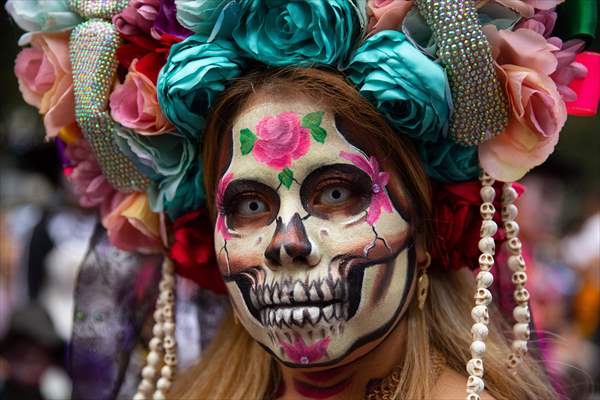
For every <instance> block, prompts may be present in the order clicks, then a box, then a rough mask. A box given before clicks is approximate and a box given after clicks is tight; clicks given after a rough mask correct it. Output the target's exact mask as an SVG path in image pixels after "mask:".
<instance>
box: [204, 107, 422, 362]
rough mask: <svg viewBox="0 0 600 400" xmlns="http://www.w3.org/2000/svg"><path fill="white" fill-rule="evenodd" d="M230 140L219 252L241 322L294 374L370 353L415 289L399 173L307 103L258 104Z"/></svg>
mask: <svg viewBox="0 0 600 400" xmlns="http://www.w3.org/2000/svg"><path fill="white" fill-rule="evenodd" d="M231 135H232V142H231V143H232V148H231V160H230V163H229V165H228V167H227V169H226V171H225V173H224V174H223V176H222V177H221V178H220V180H219V182H218V188H217V196H216V198H217V200H216V202H217V209H218V216H217V223H216V229H215V247H216V252H217V257H218V262H219V267H220V270H221V273H222V274H223V277H224V279H225V282H226V284H227V287H228V290H229V294H230V297H231V301H232V304H233V307H234V308H235V311H236V313H237V315H238V317H239V319H240V321H241V322H242V324H243V325H244V327H245V328H246V329H247V330H248V332H249V333H250V335H252V336H253V337H254V339H255V340H257V341H258V342H259V343H260V344H261V345H262V346H264V347H265V348H266V349H267V350H268V351H270V352H271V353H272V354H273V355H275V356H276V357H277V358H278V359H279V360H281V361H282V362H284V363H285V364H287V365H289V366H295V367H303V366H306V367H315V366H333V365H336V364H339V363H342V362H348V361H351V360H353V359H355V358H356V357H358V356H361V355H362V354H365V353H366V352H368V351H369V350H371V349H372V348H373V347H374V346H375V345H376V344H378V343H379V342H381V340H383V339H384V338H385V336H386V335H387V334H388V333H389V332H390V331H391V330H392V329H393V328H394V326H395V325H396V323H397V322H398V320H399V319H400V317H401V315H402V313H403V312H404V310H405V308H406V304H407V299H408V298H409V292H410V288H411V287H412V283H413V281H414V270H415V251H414V246H413V238H411V237H410V232H411V230H410V229H409V224H408V221H407V218H406V217H405V216H403V212H401V211H400V210H399V207H397V206H396V205H397V204H403V203H402V202H401V201H400V200H401V199H397V198H392V197H393V196H392V195H391V193H392V192H394V193H400V196H402V192H401V191H400V190H399V188H396V187H394V188H393V189H394V190H391V189H392V187H391V186H392V184H391V183H389V182H394V184H396V182H397V180H396V179H395V177H394V176H390V175H389V174H393V171H385V170H384V169H383V167H382V164H381V163H380V162H379V161H381V160H377V159H375V158H374V157H371V156H370V155H369V154H365V153H364V152H363V151H361V150H360V149H358V148H356V147H354V146H353V145H351V144H350V143H349V142H348V141H347V140H346V139H345V138H344V136H343V135H342V134H341V133H340V132H339V130H338V128H337V127H336V123H335V118H334V116H333V115H332V114H331V113H330V112H328V111H327V110H326V109H323V108H320V107H319V106H318V105H315V102H313V101H310V100H308V99H304V98H301V99H288V100H281V99H274V98H267V99H263V100H261V101H260V102H258V103H257V102H255V103H254V105H252V106H251V107H250V108H247V109H246V110H245V111H243V112H242V113H241V114H240V115H239V117H238V118H236V119H235V121H234V124H233V131H232V132H231ZM388 181H389V182H388Z"/></svg>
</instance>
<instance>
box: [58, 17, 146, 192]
mask: <svg viewBox="0 0 600 400" xmlns="http://www.w3.org/2000/svg"><path fill="white" fill-rule="evenodd" d="M119 43H120V38H119V34H118V33H117V31H116V30H115V28H114V27H113V25H112V24H111V23H109V22H105V21H101V20H90V21H87V22H84V23H82V24H79V25H78V26H77V27H76V28H75V29H74V30H73V32H72V33H71V42H70V45H69V52H70V58H71V65H72V68H73V92H74V95H75V118H76V120H77V123H78V124H79V126H80V128H81V130H82V132H83V134H84V136H85V138H86V139H87V140H88V141H89V142H90V144H91V146H92V149H93V150H94V153H95V155H96V158H97V159H98V163H99V164H100V167H101V168H102V172H103V173H104V175H105V176H106V178H107V179H108V181H109V182H110V183H111V185H113V186H114V187H115V189H117V190H119V191H121V192H132V191H144V190H145V189H146V188H147V186H148V183H149V179H148V178H147V177H145V176H144V175H142V174H141V173H140V172H139V171H138V169H137V168H136V167H135V165H134V164H133V163H132V162H131V160H129V159H128V158H127V157H126V156H125V155H124V154H123V153H121V152H120V150H119V148H118V147H117V145H116V143H115V142H114V139H113V137H114V121H113V120H112V119H111V117H110V115H109V113H108V97H109V95H110V91H111V88H112V84H113V82H114V76H115V72H116V69H117V60H116V57H115V52H116V50H117V47H118V46H119Z"/></svg>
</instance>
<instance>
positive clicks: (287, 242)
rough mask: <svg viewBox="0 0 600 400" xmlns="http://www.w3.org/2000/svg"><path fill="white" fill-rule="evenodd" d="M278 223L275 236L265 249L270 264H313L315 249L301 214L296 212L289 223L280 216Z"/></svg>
mask: <svg viewBox="0 0 600 400" xmlns="http://www.w3.org/2000/svg"><path fill="white" fill-rule="evenodd" d="M276 224H277V225H276V228H275V233H274V234H273V238H272V239H271V242H270V243H269V245H268V246H267V249H266V250H265V258H266V259H267V263H268V264H269V266H272V267H280V266H283V265H288V264H302V263H303V264H306V265H307V266H311V261H312V260H311V259H312V258H315V257H314V256H315V254H314V250H315V249H313V246H312V245H311V243H310V240H309V239H308V236H307V234H306V229H304V224H303V223H302V219H301V218H300V215H299V214H298V213H295V214H294V215H293V216H292V218H291V219H290V221H289V222H288V223H287V224H285V223H284V222H283V219H282V218H281V217H278V218H277V221H276Z"/></svg>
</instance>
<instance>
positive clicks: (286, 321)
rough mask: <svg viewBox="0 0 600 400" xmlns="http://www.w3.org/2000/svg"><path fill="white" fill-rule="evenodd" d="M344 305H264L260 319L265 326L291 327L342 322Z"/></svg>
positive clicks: (344, 315) (339, 303)
mask: <svg viewBox="0 0 600 400" xmlns="http://www.w3.org/2000/svg"><path fill="white" fill-rule="evenodd" d="M346 308H347V307H346V305H345V304H344V303H341V302H335V303H331V304H328V305H326V306H323V307H317V306H313V307H310V306H295V307H265V308H263V309H262V310H261V311H260V319H261V322H262V324H263V325H264V326H266V327H278V328H284V327H287V328H292V327H294V326H297V327H304V326H306V325H311V326H317V324H319V323H327V324H332V323H334V322H342V321H344V320H345V317H346Z"/></svg>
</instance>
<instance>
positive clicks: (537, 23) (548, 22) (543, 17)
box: [515, 10, 557, 38]
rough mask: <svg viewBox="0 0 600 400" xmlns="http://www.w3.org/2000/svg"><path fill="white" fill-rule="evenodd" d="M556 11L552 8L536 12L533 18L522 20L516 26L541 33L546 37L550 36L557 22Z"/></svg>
mask: <svg viewBox="0 0 600 400" xmlns="http://www.w3.org/2000/svg"><path fill="white" fill-rule="evenodd" d="M556 18H557V15H556V12H555V11H551V10H542V11H538V12H536V13H535V15H534V16H533V17H531V18H527V19H523V20H521V21H520V22H519V23H518V24H517V25H516V26H515V30H516V29H529V30H532V31H534V32H536V33H539V34H540V35H542V36H543V37H545V38H548V37H549V36H550V35H551V34H552V31H553V30H554V25H555V24H556Z"/></svg>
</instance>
